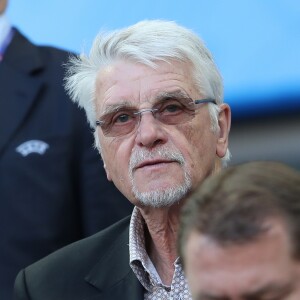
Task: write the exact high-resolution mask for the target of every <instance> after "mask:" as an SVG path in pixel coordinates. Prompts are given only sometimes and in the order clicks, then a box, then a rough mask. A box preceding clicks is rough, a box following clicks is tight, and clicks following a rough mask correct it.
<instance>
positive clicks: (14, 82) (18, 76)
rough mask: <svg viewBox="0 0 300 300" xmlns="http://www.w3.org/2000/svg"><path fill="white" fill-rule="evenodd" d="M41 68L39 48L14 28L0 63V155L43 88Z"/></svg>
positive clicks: (42, 65)
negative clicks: (37, 74)
mask: <svg viewBox="0 0 300 300" xmlns="http://www.w3.org/2000/svg"><path fill="white" fill-rule="evenodd" d="M43 68H44V64H43V62H42V59H41V56H40V52H39V50H38V47H36V46H34V45H33V44H31V43H30V42H29V41H28V40H27V39H26V38H25V37H23V36H22V35H21V34H20V33H19V32H18V31H17V30H16V32H15V35H14V37H13V39H12V42H11V44H10V45H9V46H8V48H7V50H6V52H5V56H4V59H3V61H2V62H1V63H0V85H1V88H0V125H1V126H0V137H1V139H0V154H1V152H2V151H3V149H4V146H5V145H7V144H8V143H9V140H10V138H11V137H12V136H13V134H14V133H15V132H16V130H17V129H18V128H19V127H20V126H21V123H22V122H23V120H24V119H25V117H26V115H27V113H28V112H29V111H30V108H31V107H32V105H33V103H34V101H35V99H37V94H38V92H39V91H40V90H41V88H42V87H43V81H42V80H41V79H40V77H39V76H37V77H36V76H32V75H33V74H35V73H36V72H38V71H41V70H42V69H43Z"/></svg>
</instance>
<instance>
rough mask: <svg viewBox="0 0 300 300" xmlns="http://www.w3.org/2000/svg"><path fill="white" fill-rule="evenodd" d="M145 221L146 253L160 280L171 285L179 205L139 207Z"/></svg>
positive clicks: (175, 255)
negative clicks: (158, 207) (170, 206)
mask: <svg viewBox="0 0 300 300" xmlns="http://www.w3.org/2000/svg"><path fill="white" fill-rule="evenodd" d="M140 211H141V214H142V216H143V218H144V220H145V222H146V225H147V228H146V229H145V230H146V232H145V239H146V249H147V253H148V255H149V257H150V259H151V261H152V263H153V265H154V266H155V268H156V270H157V272H158V274H159V276H160V278H161V280H162V282H163V283H164V284H165V285H171V282H172V279H173V275H174V269H175V267H174V262H175V260H176V258H177V256H178V255H177V249H176V243H177V233H178V227H179V213H180V207H179V206H176V207H172V208H162V209H153V208H148V209H145V210H144V209H140Z"/></svg>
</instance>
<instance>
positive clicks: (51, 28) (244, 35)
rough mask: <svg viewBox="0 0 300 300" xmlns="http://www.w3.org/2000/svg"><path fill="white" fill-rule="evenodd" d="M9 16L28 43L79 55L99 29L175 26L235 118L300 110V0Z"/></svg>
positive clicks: (51, 6)
mask: <svg viewBox="0 0 300 300" xmlns="http://www.w3.org/2000/svg"><path fill="white" fill-rule="evenodd" d="M8 16H9V18H10V21H11V22H12V23H13V24H15V25H16V26H17V27H18V28H19V29H20V30H21V31H22V32H23V33H24V34H25V35H27V36H28V37H29V38H30V39H31V40H32V41H34V42H36V43H38V44H50V45H54V46H59V47H62V48H66V49H69V50H73V51H76V52H81V51H82V50H83V49H84V50H85V52H87V51H88V50H89V48H90V45H91V42H92V40H93V38H94V37H95V35H96V34H97V32H98V31H99V30H101V29H109V30H110V29H116V28H120V27H124V26H128V25H130V24H133V23H135V22H137V21H139V20H142V19H153V18H160V19H169V20H175V21H177V22H178V23H180V24H182V25H184V26H186V27H188V28H190V29H192V30H194V31H195V32H196V33H198V34H199V35H200V36H201V37H202V38H203V40H204V41H205V42H206V45H207V46H208V48H209V49H210V50H211V51H212V53H213V55H214V57H215V60H216V63H217V65H218V66H219V69H220V70H221V73H222V75H223V78H224V86H225V100H226V101H227V102H229V103H230V104H231V105H232V107H233V110H234V112H235V113H237V114H239V115H245V114H252V113H255V114H256V113H260V112H262V111H266V110H270V111H273V110H278V109H294V108H295V106H297V107H300V103H299V97H297V95H299V94H300V1H299V0H284V1H279V0H243V1H238V0H227V1H221V0H209V1H201V0H185V1H169V0H151V1H150V0H149V1H133V0H127V1H122V0H119V1H114V0H111V1H101V0H84V1H83V0H81V1H71V0H63V1H62V0H51V1H43V0H28V1H24V0H10V1H9V6H8ZM283 98H284V99H285V100H284V101H283ZM262 99H263V101H262Z"/></svg>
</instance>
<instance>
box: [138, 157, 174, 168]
mask: <svg viewBox="0 0 300 300" xmlns="http://www.w3.org/2000/svg"><path fill="white" fill-rule="evenodd" d="M173 162H175V161H174V160H166V159H151V160H145V161H143V162H141V163H139V164H138V165H137V166H136V167H135V168H134V170H137V169H141V168H144V167H155V166H159V165H161V164H170V163H173Z"/></svg>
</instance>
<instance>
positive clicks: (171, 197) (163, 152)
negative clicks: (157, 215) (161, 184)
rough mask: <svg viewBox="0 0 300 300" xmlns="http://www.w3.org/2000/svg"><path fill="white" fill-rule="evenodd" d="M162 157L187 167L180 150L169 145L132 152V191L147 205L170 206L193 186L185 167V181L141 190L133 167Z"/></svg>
mask: <svg viewBox="0 0 300 300" xmlns="http://www.w3.org/2000/svg"><path fill="white" fill-rule="evenodd" d="M157 157H159V158H162V159H167V160H172V161H175V162H177V163H178V164H180V166H181V167H182V168H184V167H185V160H184V157H183V155H182V154H181V153H180V151H178V150H177V149H176V150H173V149H167V147H164V146H162V147H160V148H159V149H157V150H154V151H153V150H152V151H149V150H138V151H135V152H133V153H132V155H131V157H130V162H129V177H130V180H131V184H132V192H133V194H134V196H135V198H136V199H137V200H138V201H139V202H140V203H141V204H142V205H144V206H147V207H155V208H159V207H169V206H171V205H173V204H174V203H176V202H179V201H180V200H181V199H183V198H184V197H185V196H186V195H187V194H188V192H189V191H190V190H191V187H192V180H191V176H190V173H189V172H188V170H186V168H184V182H183V183H182V184H179V185H177V186H174V187H170V188H167V189H165V190H156V191H148V192H140V191H139V190H138V188H137V186H136V182H135V180H134V176H133V169H134V167H135V166H137V165H138V164H139V163H141V162H142V161H144V160H145V159H149V158H157Z"/></svg>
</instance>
